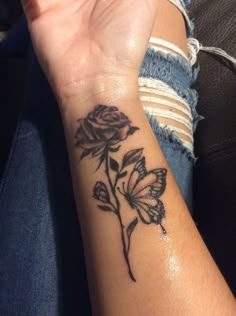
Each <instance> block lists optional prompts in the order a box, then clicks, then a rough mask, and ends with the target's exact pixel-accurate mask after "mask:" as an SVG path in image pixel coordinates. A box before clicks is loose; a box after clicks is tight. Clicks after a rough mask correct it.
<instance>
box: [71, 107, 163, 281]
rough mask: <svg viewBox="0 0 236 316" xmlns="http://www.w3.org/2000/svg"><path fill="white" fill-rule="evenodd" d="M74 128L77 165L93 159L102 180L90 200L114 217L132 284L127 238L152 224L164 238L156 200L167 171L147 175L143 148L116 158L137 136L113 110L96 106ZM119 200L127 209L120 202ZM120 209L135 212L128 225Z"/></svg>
mask: <svg viewBox="0 0 236 316" xmlns="http://www.w3.org/2000/svg"><path fill="white" fill-rule="evenodd" d="M77 124H78V127H77V130H76V134H75V140H76V143H75V146H76V147H78V148H80V149H81V159H80V161H81V160H83V159H85V158H89V157H90V159H96V160H97V164H98V167H97V169H96V171H97V170H98V169H103V170H104V179H102V180H103V181H97V182H96V184H95V185H94V188H93V194H92V196H93V198H94V199H95V200H96V201H97V203H98V204H97V207H98V209H99V210H101V211H103V212H112V213H113V214H114V215H115V216H116V217H117V220H118V223H119V228H120V236H121V242H122V247H123V255H124V259H125V262H126V265H127V268H128V274H129V276H130V278H131V280H132V281H134V282H136V278H135V276H134V273H133V269H132V267H131V263H130V251H131V237H132V234H133V233H134V231H135V228H136V226H137V225H139V224H146V225H150V224H155V225H157V226H159V227H160V228H161V231H162V234H163V235H166V234H167V231H166V229H165V227H164V226H163V220H164V219H165V216H166V211H165V207H164V204H163V202H162V201H161V200H160V198H161V197H162V195H163V194H164V192H165V190H166V177H167V169H165V168H157V169H152V170H150V171H148V170H147V168H146V161H145V157H144V156H143V150H144V149H143V148H138V149H132V150H130V151H128V152H127V153H126V154H124V155H123V157H121V156H120V154H119V151H120V148H121V143H123V142H125V140H126V139H127V138H129V137H131V136H132V135H133V134H134V133H137V132H138V131H139V128H138V127H136V126H133V125H132V122H131V120H130V119H129V118H128V117H127V116H126V115H125V114H124V113H123V112H120V111H119V109H118V108H117V107H115V106H106V105H97V106H95V108H94V109H93V111H91V112H89V113H88V115H87V117H85V118H82V119H79V120H78V121H77ZM116 157H117V158H116ZM122 196H123V198H125V200H126V201H127V203H128V205H129V207H127V205H124V204H125V203H123V202H121V200H122V199H120V198H122ZM122 208H124V209H125V212H126V211H127V212H128V211H130V212H133V210H135V211H136V213H135V216H134V218H133V219H132V220H131V222H129V223H125V220H124V218H122V214H123V212H121V210H122ZM132 214H133V213H132Z"/></svg>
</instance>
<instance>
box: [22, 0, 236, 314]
mask: <svg viewBox="0 0 236 316" xmlns="http://www.w3.org/2000/svg"><path fill="white" fill-rule="evenodd" d="M48 2H50V4H51V5H50V7H47V5H46V4H45V1H41V2H40V1H38V2H37V9H36V6H35V7H34V6H33V3H36V1H31V4H32V5H31V6H28V7H26V12H28V19H29V25H30V28H31V34H32V37H33V39H34V45H35V47H36V49H37V53H38V56H39V57H40V60H41V63H42V65H43V67H44V70H45V72H46V74H47V76H48V78H49V80H50V82H51V84H52V87H53V89H54V91H55V93H56V95H57V98H58V100H59V105H60V110H61V114H62V119H63V123H64V128H65V134H66V138H67V144H68V150H69V154H70V161H71V173H72V177H73V182H74V194H75V198H76V200H77V206H78V215H79V219H80V225H81V229H82V232H83V240H84V248H85V254H86V262H87V271H88V277H89V286H90V294H91V299H92V306H93V313H94V315H103V316H105V315H109V316H110V315H112V316H113V315H201V314H202V315H216V316H217V315H225V316H226V315H229V316H231V315H234V314H235V303H234V298H233V296H232V294H231V293H230V291H229V289H228V287H227V285H226V283H225V281H224V279H223V277H222V276H221V274H220V273H219V271H218V269H217V267H216V265H215V263H214V262H213V260H212V258H211V257H210V255H209V253H208V251H207V249H206V247H205V245H204V243H203V242H202V240H201V237H200V235H199V233H198V232H197V230H196V228H195V225H194V223H193V222H192V219H191V217H190V215H189V212H188V210H187V208H186V206H185V204H184V202H183V199H182V197H181V195H180V193H179V191H178V188H177V186H176V183H175V181H174V179H173V176H172V174H171V171H170V170H169V167H168V165H167V163H166V161H165V158H164V156H163V154H162V152H161V150H160V147H159V145H158V143H157V141H156V138H155V136H154V135H153V132H152V130H151V128H150V126H149V123H148V122H147V119H146V117H145V114H144V112H143V109H142V105H141V103H140V102H139V101H138V91H137V79H138V71H139V67H140V64H141V61H142V58H143V56H144V52H145V49H146V44H147V41H148V38H149V36H150V33H151V29H152V25H153V22H154V19H155V14H153V13H152V12H154V11H155V10H156V8H157V6H156V4H155V1H151V0H150V1H142V2H140V6H142V5H143V7H140V9H139V8H137V1H135V2H133V4H132V1H130V5H127V1H125V2H123V1H121V0H119V1H110V5H109V1H107V4H106V5H105V4H104V2H103V4H102V2H101V1H87V2H85V1H69V2H68V1H67V2H64V1H61V2H60V4H58V3H59V1H56V0H54V1H53V0H51V1H48ZM68 3H70V4H68ZM144 3H146V4H148V5H147V6H146V5H144ZM32 8H35V9H34V10H32ZM27 9H28V11H27ZM29 9H30V10H29ZM150 9H151V10H150ZM96 10H97V11H96ZM144 10H147V11H146V15H148V14H149V15H148V18H147V20H145V16H146V15H145V14H144ZM96 12H97V14H96ZM116 12H118V14H116ZM66 14H68V16H69V17H70V18H69V19H68V16H66ZM101 16H102V19H101ZM141 17H142V18H141ZM52 20H53V22H54V23H52ZM131 20H132V25H131V24H129V23H130V21H131ZM73 21H74V24H73ZM79 21H80V28H76V25H77V24H78V23H79ZM57 22H58V25H55V24H56V23H57ZM63 22H66V23H64V24H63ZM82 22H83V23H82ZM124 22H125V23H124ZM47 23H48V24H47ZM49 25H50V26H51V25H54V26H55V29H53V30H52V31H51V32H53V34H50V36H49V35H48V36H47V33H46V31H48V29H49V27H48V26H49ZM107 25H109V27H107ZM143 25H146V29H145V30H144V28H143ZM132 26H134V27H133V28H132ZM56 27H57V28H59V31H58V33H57V29H56ZM62 27H63V29H62V30H63V32H64V33H63V34H64V39H63V41H64V42H63V41H62V30H61V31H60V28H62ZM66 28H68V29H66ZM71 29H73V30H75V31H74V32H73V34H72V31H71ZM120 29H122V32H121V33H120V32H117V30H120ZM42 34H44V35H43V36H42ZM52 35H53V36H52ZM52 39H54V42H53V41H52ZM78 42H79V45H78V44H77V43H78ZM121 42H122V44H123V45H121ZM137 52H138V53H137ZM135 53H136V54H135Z"/></svg>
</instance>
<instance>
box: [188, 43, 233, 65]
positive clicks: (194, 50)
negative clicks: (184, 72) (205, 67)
mask: <svg viewBox="0 0 236 316" xmlns="http://www.w3.org/2000/svg"><path fill="white" fill-rule="evenodd" d="M188 50H189V55H190V62H191V65H194V64H195V63H196V62H197V56H198V53H199V52H200V51H205V52H208V53H211V54H215V55H218V56H221V57H223V58H225V59H226V60H228V61H230V62H231V63H232V64H234V65H236V58H234V57H233V56H230V55H229V54H227V53H226V51H224V50H223V49H221V48H218V47H208V46H203V45H202V44H201V43H199V41H198V40H197V39H196V38H188Z"/></svg>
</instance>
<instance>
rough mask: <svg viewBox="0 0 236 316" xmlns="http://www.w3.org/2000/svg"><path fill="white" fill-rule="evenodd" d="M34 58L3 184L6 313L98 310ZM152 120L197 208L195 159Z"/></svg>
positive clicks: (54, 119) (0, 213) (50, 104)
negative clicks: (94, 306) (92, 299)
mask: <svg viewBox="0 0 236 316" xmlns="http://www.w3.org/2000/svg"><path fill="white" fill-rule="evenodd" d="M0 54H1V51H0ZM147 59H148V56H146V57H145V62H147ZM28 60H29V62H28V63H29V67H28V68H29V73H28V80H27V82H26V91H25V101H24V109H23V112H22V114H21V117H20V119H19V123H18V127H17V131H16V135H15V138H14V142H13V145H12V150H11V154H10V157H9V161H8V164H7V167H6V170H5V173H4V176H3V177H2V179H1V186H0V315H2V316H55V315H66V316H73V315H90V305H89V297H88V287H87V280H86V272H85V263H84V255H83V245H82V240H81V235H80V228H79V225H78V220H77V216H76V207H75V202H74V198H73V193H72V184H71V177H70V171H69V162H68V156H67V150H66V144H65V138H64V133H63V127H62V122H61V118H60V114H59V110H58V107H57V104H56V100H55V98H54V96H53V94H52V91H51V89H50V87H49V85H48V83H47V80H46V79H45V77H44V75H43V73H42V71H41V69H40V67H39V64H38V62H37V60H36V57H35V55H34V53H33V51H32V50H31V54H29V57H28ZM145 62H144V65H143V66H142V70H141V71H143V72H145V67H146V66H145ZM164 67H165V65H164ZM173 69H174V68H173ZM179 76H181V74H179ZM182 76H184V75H183V74H182ZM182 81H183V82H184V77H183V80H182ZM188 84H190V83H189V82H188ZM180 90H181V89H180ZM194 102H195V101H194ZM150 123H151V125H152V127H153V130H154V133H155V135H156V137H157V139H158V141H159V143H160V145H161V148H162V150H163V152H164V154H165V157H166V159H167V161H168V163H169V165H170V168H171V170H172V172H173V174H174V176H175V178H176V181H177V183H178V185H179V187H180V190H181V192H182V194H183V196H184V198H185V200H186V203H187V204H188V206H189V208H191V200H192V167H193V163H194V158H193V157H192V156H191V155H190V154H189V153H188V152H187V151H186V150H185V149H184V148H183V146H182V145H181V143H180V142H179V141H178V139H177V138H175V137H174V136H173V135H167V134H165V133H164V132H163V130H162V129H161V128H159V126H158V123H157V122H156V121H155V120H154V119H152V118H150Z"/></svg>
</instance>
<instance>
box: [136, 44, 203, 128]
mask: <svg viewBox="0 0 236 316" xmlns="http://www.w3.org/2000/svg"><path fill="white" fill-rule="evenodd" d="M198 73H199V67H193V66H192V65H191V64H190V63H189V62H188V61H186V60H185V59H184V58H182V57H181V56H174V55H173V54H169V53H164V52H156V51H154V50H153V49H151V48H148V49H147V52H146V55H145V58H144V61H143V64H142V67H141V69H140V73H139V76H140V77H143V78H152V79H158V80H162V81H163V82H165V83H166V84H168V85H169V86H170V87H171V88H172V89H173V90H175V91H176V93H177V94H178V95H179V96H180V97H182V98H183V99H184V100H185V101H186V102H187V103H188V104H189V106H190V108H191V112H192V116H193V130H194V131H195V130H196V126H197V123H198V122H199V120H201V117H200V116H199V115H198V113H197V111H196V106H197V103H198V93H197V91H196V90H195V89H192V85H193V84H194V83H195V81H196V78H197V76H198Z"/></svg>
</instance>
